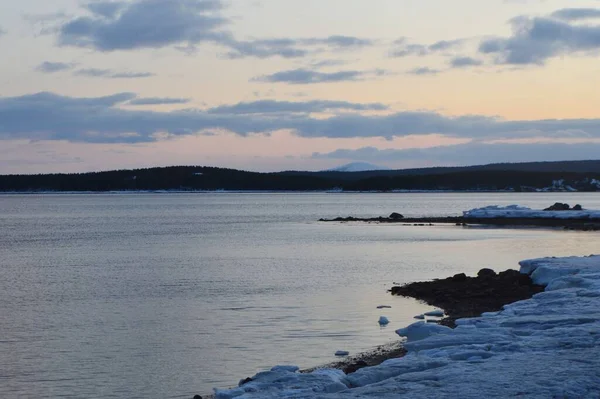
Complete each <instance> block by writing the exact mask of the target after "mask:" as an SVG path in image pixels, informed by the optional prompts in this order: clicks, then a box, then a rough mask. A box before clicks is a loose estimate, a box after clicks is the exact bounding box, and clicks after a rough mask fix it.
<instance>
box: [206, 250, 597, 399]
mask: <svg viewBox="0 0 600 399" xmlns="http://www.w3.org/2000/svg"><path fill="white" fill-rule="evenodd" d="M521 272H522V273H527V274H531V276H532V278H533V280H534V281H535V282H537V283H540V282H547V283H548V286H547V289H546V291H544V292H542V293H539V294H537V295H535V296H534V297H533V298H531V299H528V300H524V301H519V302H515V303H513V304H510V305H506V306H505V307H504V309H503V310H502V311H500V312H491V313H487V314H485V316H482V317H477V318H470V319H459V320H457V321H456V324H457V327H456V328H455V329H450V328H448V327H444V326H440V325H436V324H427V323H425V322H422V321H420V322H417V323H414V324H411V325H410V326H408V327H406V328H403V329H400V330H398V334H400V335H402V336H406V337H407V338H408V341H407V342H406V343H405V347H406V349H407V350H408V354H407V355H406V356H404V357H402V358H397V359H390V360H387V361H385V362H383V363H382V364H381V365H379V366H374V367H365V368H362V369H360V370H358V371H356V372H355V373H352V374H349V375H344V373H342V372H341V371H339V370H317V371H315V372H313V373H308V374H302V373H298V372H292V371H290V370H292V369H286V368H283V369H282V368H274V369H273V370H275V371H268V372H264V373H259V374H257V375H256V376H255V377H253V380H252V381H250V382H248V383H247V384H244V385H243V386H242V387H240V388H236V389H233V390H225V391H218V390H217V391H216V394H217V396H216V397H217V399H230V398H238V399H255V398H260V399H309V398H315V397H318V398H322V399H334V398H357V399H358V398H369V399H373V398H456V397H460V398H467V399H470V398H473V399H474V398H506V397H517V396H520V397H526V398H536V399H537V398H539V399H542V398H552V397H554V398H597V397H600V256H592V257H587V258H546V259H535V260H529V261H523V262H521Z"/></svg>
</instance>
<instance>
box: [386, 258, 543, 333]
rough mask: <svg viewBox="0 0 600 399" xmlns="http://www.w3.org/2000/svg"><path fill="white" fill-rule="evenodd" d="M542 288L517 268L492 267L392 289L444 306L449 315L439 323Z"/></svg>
mask: <svg viewBox="0 0 600 399" xmlns="http://www.w3.org/2000/svg"><path fill="white" fill-rule="evenodd" d="M543 290H544V287H543V286H541V285H536V284H534V283H533V281H532V280H531V278H530V277H529V276H528V275H526V274H521V273H519V272H518V271H516V270H507V271H504V272H501V273H498V274H496V273H495V272H494V271H493V270H491V269H482V270H480V271H479V273H478V275H477V277H467V276H466V275H465V274H464V273H461V274H457V275H455V276H453V277H448V278H446V279H442V280H433V281H426V282H417V283H410V284H406V285H403V286H398V287H393V288H392V289H391V293H392V295H401V296H406V297H411V298H415V299H419V300H421V301H424V302H426V303H428V304H430V305H432V306H436V307H439V308H442V309H444V310H445V312H446V314H447V315H448V317H447V318H446V319H444V320H443V321H442V324H445V325H448V326H453V325H454V321H455V320H456V319H459V318H463V317H476V316H480V315H481V314H482V313H485V312H495V311H499V310H501V309H502V307H503V306H504V305H507V304H509V303H513V302H517V301H520V300H523V299H528V298H531V297H532V296H533V295H534V294H537V293H539V292H542V291H543Z"/></svg>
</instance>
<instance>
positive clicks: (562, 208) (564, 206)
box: [544, 202, 571, 211]
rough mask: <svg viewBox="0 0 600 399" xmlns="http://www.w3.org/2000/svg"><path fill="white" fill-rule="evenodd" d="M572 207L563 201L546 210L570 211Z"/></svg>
mask: <svg viewBox="0 0 600 399" xmlns="http://www.w3.org/2000/svg"><path fill="white" fill-rule="evenodd" d="M570 209H571V207H570V206H569V204H563V203H561V202H557V203H555V204H554V205H552V206H551V207H549V208H546V209H544V210H545V211H568V210H570Z"/></svg>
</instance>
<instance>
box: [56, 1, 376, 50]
mask: <svg viewBox="0 0 600 399" xmlns="http://www.w3.org/2000/svg"><path fill="white" fill-rule="evenodd" d="M84 8H85V10H86V11H87V15H85V16H78V17H75V18H70V19H69V20H68V21H67V22H64V23H62V24H61V25H60V26H59V28H58V43H59V44H60V45H62V46H75V47H85V48H92V49H95V50H99V51H106V52H110V51H116V50H136V49H144V48H153V49H156V48H164V47H176V48H184V49H187V50H189V49H194V48H195V47H196V46H198V45H199V44H201V43H211V44H216V45H218V46H222V47H226V48H227V49H228V51H227V53H226V54H225V56H226V57H227V58H232V59H236V58H245V57H256V58H269V57H275V56H279V57H283V58H299V57H304V56H306V55H307V54H309V53H317V52H322V51H326V50H328V51H343V50H352V49H359V48H362V47H366V46H370V45H373V44H374V43H375V42H374V41H372V40H370V39H364V38H358V37H354V36H343V35H333V36H329V37H325V38H301V39H291V38H272V39H255V40H238V39H236V38H235V37H234V35H233V34H232V33H231V32H230V31H229V30H226V29H225V28H226V27H227V26H228V25H229V24H230V22H231V21H230V20H229V19H228V18H226V17H224V16H223V15H222V14H221V13H220V12H221V11H222V10H223V9H224V8H225V4H224V2H223V1H221V0H169V1H165V0H134V1H129V2H128V1H106V0H100V1H96V2H92V3H88V4H86V5H85V6H84Z"/></svg>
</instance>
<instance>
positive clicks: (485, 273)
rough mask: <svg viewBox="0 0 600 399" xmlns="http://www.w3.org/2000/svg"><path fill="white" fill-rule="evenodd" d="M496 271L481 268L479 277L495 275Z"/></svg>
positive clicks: (478, 273)
mask: <svg viewBox="0 0 600 399" xmlns="http://www.w3.org/2000/svg"><path fill="white" fill-rule="evenodd" d="M495 276H496V272H495V271H493V270H492V269H481V270H480V271H479V272H477V277H481V278H486V277H495Z"/></svg>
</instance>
